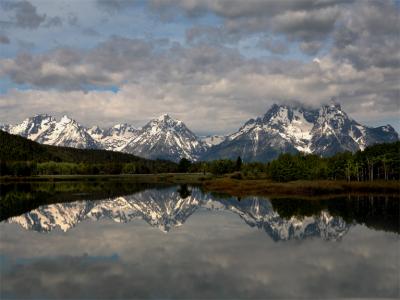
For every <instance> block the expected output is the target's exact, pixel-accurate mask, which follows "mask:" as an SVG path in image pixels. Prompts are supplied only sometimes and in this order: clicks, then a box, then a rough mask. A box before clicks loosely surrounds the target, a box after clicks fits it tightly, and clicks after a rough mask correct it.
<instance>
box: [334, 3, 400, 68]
mask: <svg viewBox="0 0 400 300" xmlns="http://www.w3.org/2000/svg"><path fill="white" fill-rule="evenodd" d="M399 28H400V17H399V9H398V7H397V6H396V4H395V3H394V2H392V1H362V2H357V3H356V5H354V6H353V7H352V10H350V11H348V12H347V13H346V14H345V15H344V16H343V18H342V19H341V23H340V26H338V29H337V30H336V31H335V32H334V34H333V42H334V45H333V49H332V50H331V53H332V56H333V57H335V58H336V59H338V60H347V61H350V62H351V63H352V64H353V65H354V66H355V67H357V68H359V69H365V68H368V67H372V66H375V67H382V68H399V67H400V51H399V49H400V35H399Z"/></svg>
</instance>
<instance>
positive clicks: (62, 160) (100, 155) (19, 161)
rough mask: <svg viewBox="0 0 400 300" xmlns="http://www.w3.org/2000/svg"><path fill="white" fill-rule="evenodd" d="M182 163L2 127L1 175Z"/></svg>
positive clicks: (129, 170) (140, 169)
mask: <svg viewBox="0 0 400 300" xmlns="http://www.w3.org/2000/svg"><path fill="white" fill-rule="evenodd" d="M177 171H178V164H176V163H174V162H171V161H167V160H150V159H144V158H141V157H138V156H135V155H132V154H127V153H121V152H114V151H106V150H90V149H76V148H69V147H57V146H50V145H43V144H39V143H36V142H33V141H31V140H28V139H26V138H23V137H20V136H17V135H12V134H9V133H6V132H4V131H1V130H0V175H2V176H4V175H11V176H32V175H73V174H78V175H91V174H93V175H97V174H124V173H125V174H148V173H170V172H177Z"/></svg>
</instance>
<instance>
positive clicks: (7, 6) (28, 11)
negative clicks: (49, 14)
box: [1, 1, 46, 29]
mask: <svg viewBox="0 0 400 300" xmlns="http://www.w3.org/2000/svg"><path fill="white" fill-rule="evenodd" d="M1 7H2V8H3V9H4V10H5V11H11V12H13V13H14V15H13V17H12V18H11V19H9V21H8V23H9V24H12V25H14V26H17V27H22V28H31V29H34V28H38V27H39V26H40V25H41V24H42V23H43V22H44V21H45V20H46V15H45V14H39V13H38V12H37V9H36V7H35V6H33V5H32V4H31V3H30V2H28V1H4V2H2V3H1Z"/></svg>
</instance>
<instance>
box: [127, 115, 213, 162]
mask: <svg viewBox="0 0 400 300" xmlns="http://www.w3.org/2000/svg"><path fill="white" fill-rule="evenodd" d="M206 150H207V145H206V144H205V143H204V142H203V141H201V140H200V139H199V138H198V137H197V136H196V135H195V134H194V133H193V132H192V131H190V130H189V129H188V128H187V127H186V125H185V124H184V123H183V122H182V121H178V120H175V119H173V118H171V117H170V116H169V115H167V114H164V115H162V116H160V117H159V118H157V119H153V120H151V121H150V122H149V123H147V124H146V125H145V126H144V127H143V128H142V129H140V130H139V131H138V132H137V135H136V136H135V137H134V138H133V139H132V140H131V141H130V142H129V144H127V145H126V147H124V148H123V149H122V151H123V152H127V153H131V154H135V155H137V156H142V157H146V158H152V159H156V158H160V159H168V160H172V161H179V160H180V159H181V158H183V157H185V158H187V159H189V160H192V161H194V160H197V159H198V158H199V156H200V155H201V154H202V153H204V152H205V151H206Z"/></svg>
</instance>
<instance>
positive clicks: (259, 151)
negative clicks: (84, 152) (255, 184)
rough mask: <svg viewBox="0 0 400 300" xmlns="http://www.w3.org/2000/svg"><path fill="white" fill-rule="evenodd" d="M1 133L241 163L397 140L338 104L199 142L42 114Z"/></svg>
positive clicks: (282, 109)
mask: <svg viewBox="0 0 400 300" xmlns="http://www.w3.org/2000/svg"><path fill="white" fill-rule="evenodd" d="M0 129H1V130H4V131H7V132H9V133H12V134H18V135H21V136H24V137H26V138H29V139H31V140H34V141H36V142H39V143H43V144H49V145H56V146H68V147H75V148H90V149H106V150H112V151H122V152H127V153H131V154H135V155H137V156H142V157H146V158H151V159H157V158H160V159H169V160H173V161H179V160H180V159H181V158H182V157H185V158H187V159H189V160H192V161H196V160H199V159H201V160H212V159H221V158H230V159H236V158H237V157H238V156H241V158H242V159H243V160H244V161H270V160H272V159H274V158H276V157H277V156H278V155H279V154H280V153H283V152H285V153H298V152H305V153H314V154H317V155H321V156H330V155H333V154H335V153H337V152H341V151H352V152H355V151H358V150H364V149H365V147H367V146H370V145H373V144H376V143H385V142H395V141H397V140H399V136H398V134H397V132H396V131H395V130H394V129H393V127H392V126H390V125H385V126H380V127H377V128H371V127H367V126H364V125H361V124H360V123H358V122H356V121H355V120H353V119H351V118H350V117H349V116H348V115H347V114H346V113H345V112H344V111H343V110H342V108H341V107H340V105H338V104H330V105H324V106H322V107H320V108H319V109H310V108H305V107H301V106H296V105H294V106H289V105H276V104H274V105H273V106H272V107H271V108H270V109H269V110H268V111H267V112H266V113H265V115H263V116H261V117H258V118H256V119H251V120H249V121H247V122H246V123H245V124H244V125H243V126H242V127H241V128H240V129H239V130H238V131H237V132H235V133H232V134H230V135H228V136H226V137H225V136H218V135H214V136H206V137H202V138H199V137H197V136H196V135H195V134H194V133H193V132H192V131H190V130H189V129H188V128H187V127H186V125H185V124H184V123H183V122H182V121H178V120H175V119H173V118H171V117H170V116H168V115H162V116H160V117H159V118H157V119H154V120H151V121H150V122H148V123H147V124H146V125H145V126H144V127H142V128H141V129H135V128H134V127H133V126H131V125H128V124H117V125H115V126H113V127H111V128H108V129H102V128H100V127H98V126H94V127H91V128H90V129H87V128H85V127H83V126H81V125H80V124H79V123H77V122H76V121H74V120H72V119H70V118H69V117H67V116H64V117H63V118H62V119H61V120H60V121H59V122H57V120H56V119H55V118H53V117H52V116H49V115H46V114H41V115H36V116H34V117H31V118H28V119H26V120H24V121H23V122H22V123H20V124H17V125H5V124H4V125H0Z"/></svg>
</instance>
